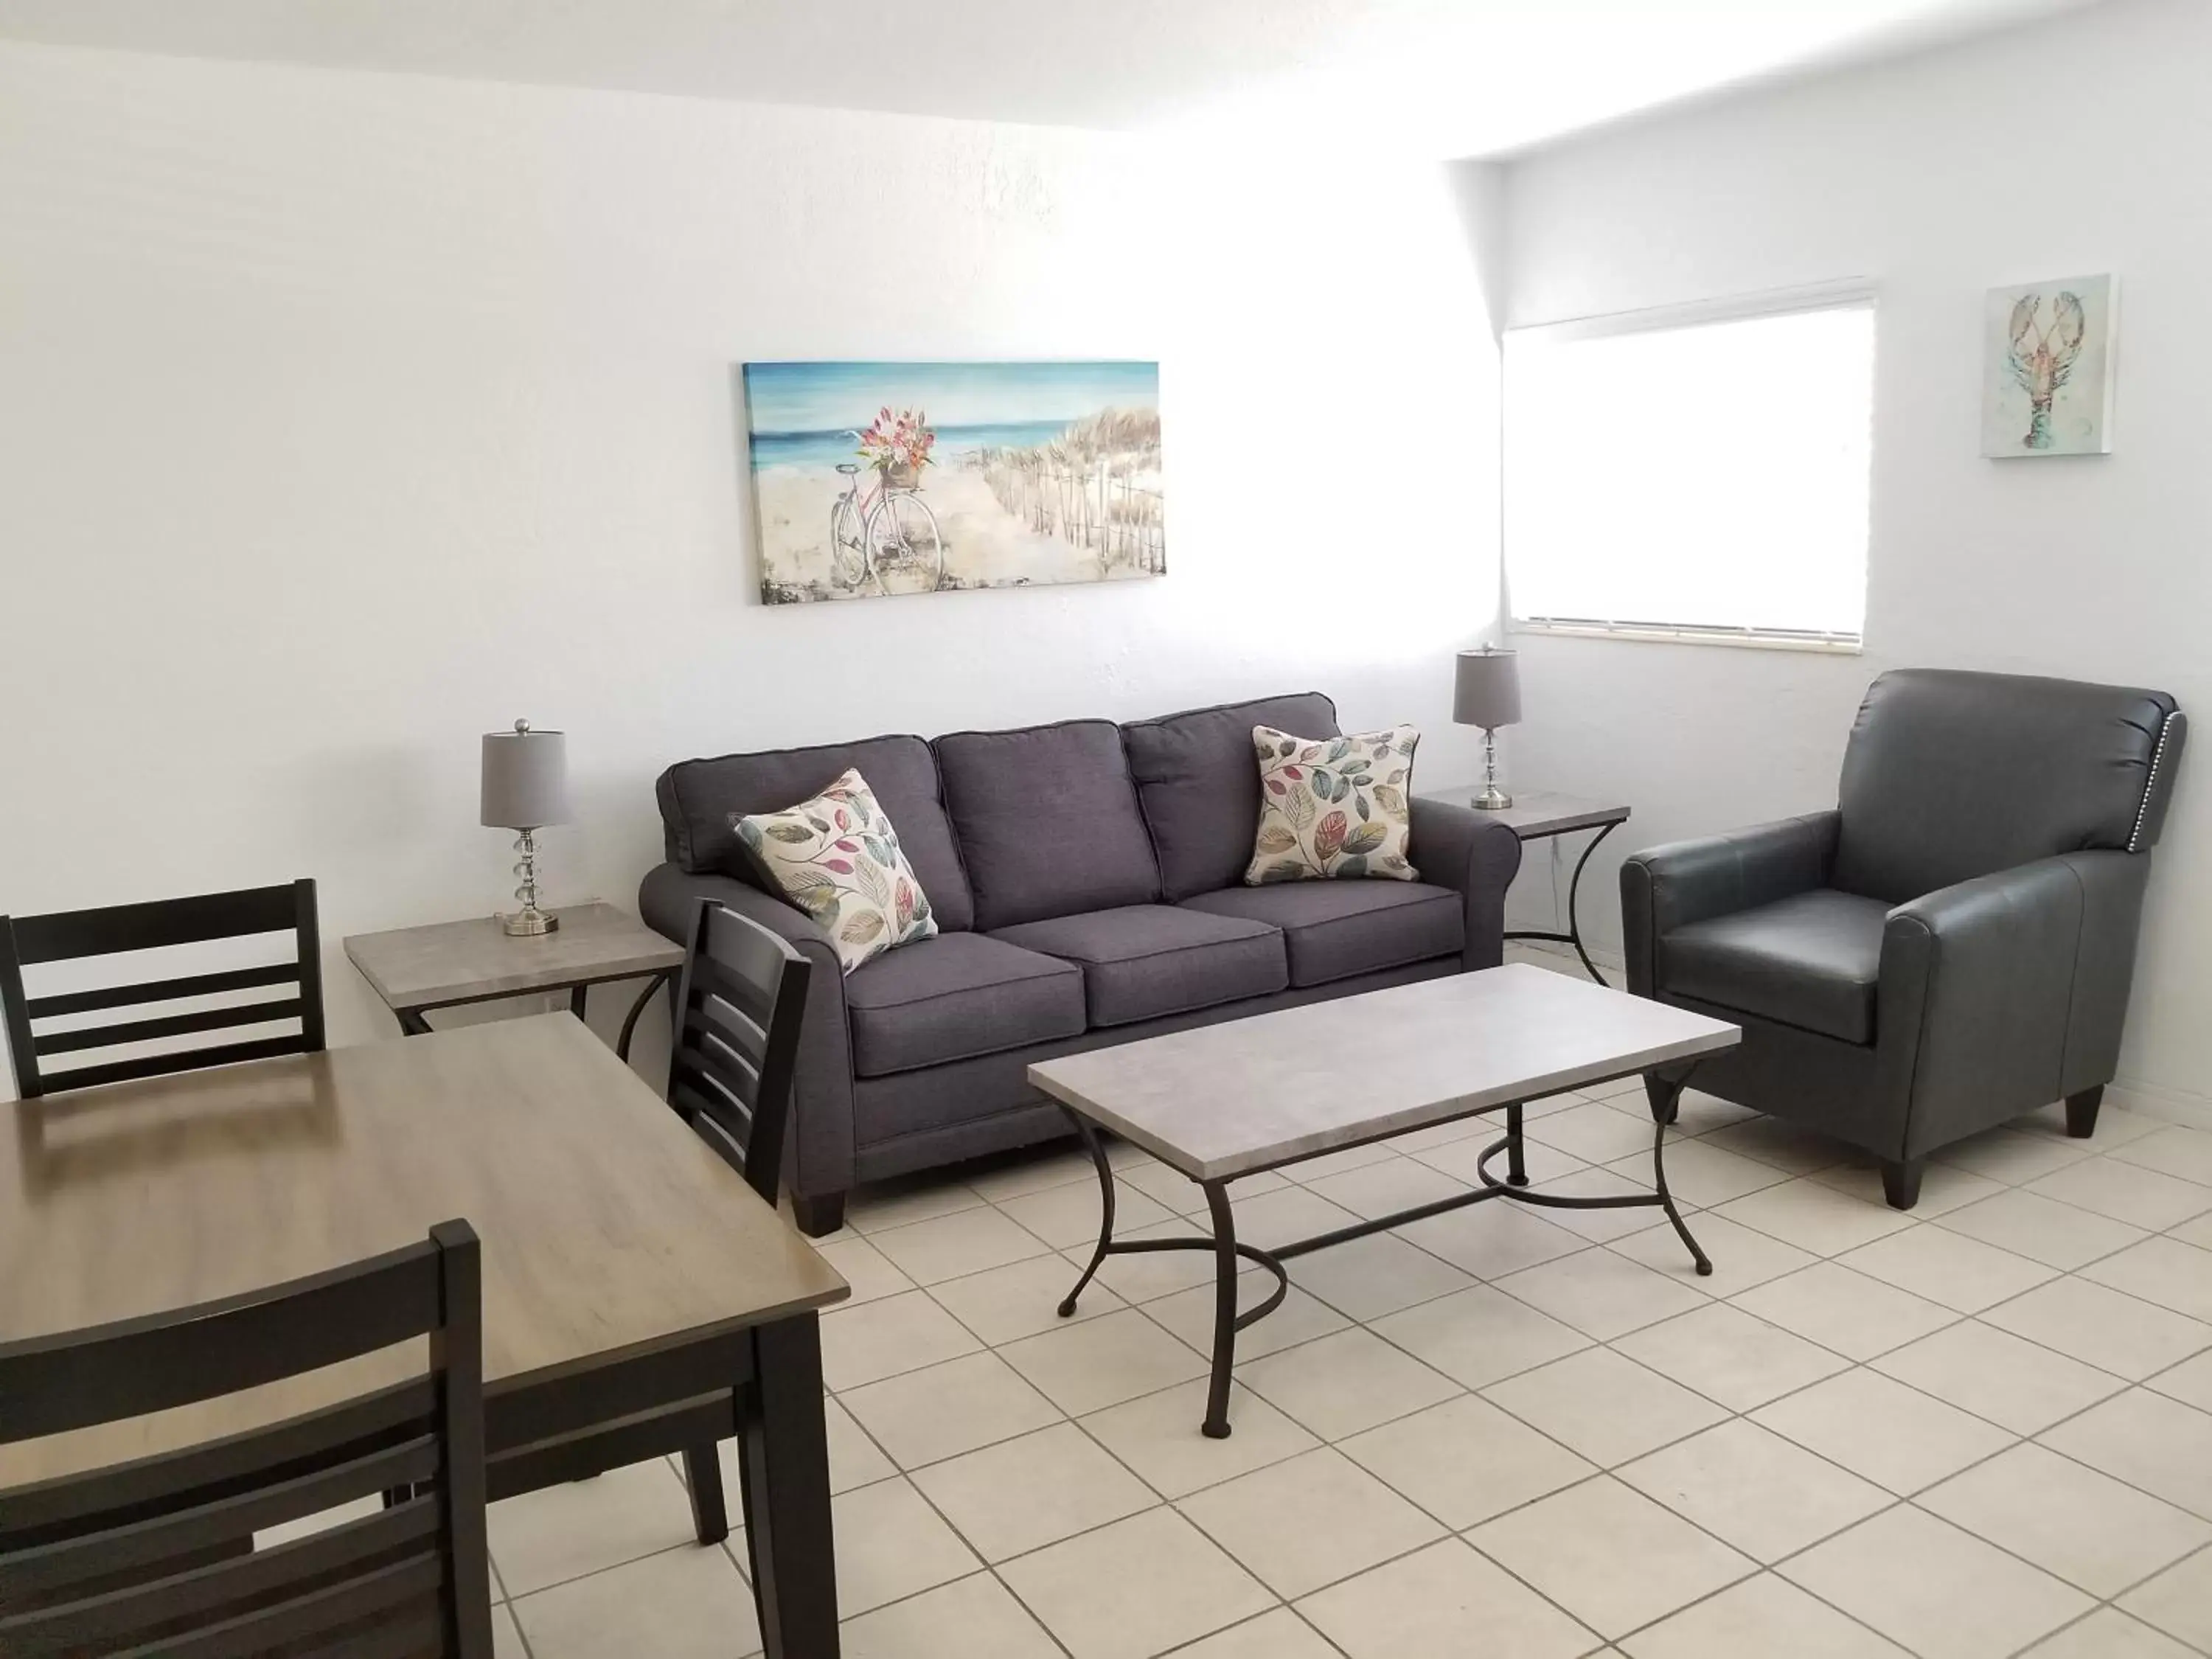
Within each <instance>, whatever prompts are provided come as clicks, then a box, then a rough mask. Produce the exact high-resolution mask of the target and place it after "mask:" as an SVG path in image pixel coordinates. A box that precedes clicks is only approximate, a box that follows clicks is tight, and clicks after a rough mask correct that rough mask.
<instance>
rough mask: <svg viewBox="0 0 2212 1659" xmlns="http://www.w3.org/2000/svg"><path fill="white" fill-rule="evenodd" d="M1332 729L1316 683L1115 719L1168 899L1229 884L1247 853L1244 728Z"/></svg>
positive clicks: (1254, 819)
mask: <svg viewBox="0 0 2212 1659" xmlns="http://www.w3.org/2000/svg"><path fill="white" fill-rule="evenodd" d="M1254 726H1281V727H1282V728H1284V729H1285V730H1286V731H1291V732H1310V733H1311V734H1312V735H1314V736H1315V737H1334V736H1335V735H1336V732H1337V724H1336V705H1335V704H1334V703H1333V702H1330V701H1329V700H1328V698H1327V697H1325V696H1322V694H1321V693H1320V692H1318V691H1302V692H1298V693H1297V694H1295V695H1293V696H1283V697H1261V698H1259V699H1256V700H1255V701H1254V702H1225V703H1221V704H1218V706H1216V707H1214V708H1193V709H1189V710H1187V711H1186V712H1184V713H1182V714H1163V715H1162V716H1160V718H1159V719H1158V720H1137V721H1135V722H1133V723H1132V724H1130V725H1127V726H1123V727H1122V728H1121V738H1122V741H1123V742H1124V743H1125V744H1127V747H1128V751H1129V772H1130V775H1131V776H1132V777H1133V778H1134V779H1135V780H1136V784H1137V798H1138V799H1139V802H1140V803H1141V804H1142V805H1143V807H1144V812H1145V823H1146V825H1147V826H1148V827H1149V828H1150V829H1151V830H1152V846H1153V848H1154V849H1155V850H1156V851H1157V852H1158V854H1159V865H1160V890H1161V893H1162V895H1163V896H1164V897H1166V898H1168V899H1169V900H1170V901H1173V900H1177V899H1186V898H1188V897H1190V896H1191V895H1193V894H1194V893H1211V892H1213V891H1215V890H1218V889H1220V888H1223V887H1233V886H1235V885H1236V884H1237V882H1238V881H1239V880H1240V879H1241V878H1243V873H1244V866H1246V865H1247V864H1249V863H1250V862H1251V860H1252V826H1253V825H1254V824H1255V823H1258V822H1259V819H1260V777H1259V774H1258V772H1257V771H1256V770H1255V769H1254V767H1253V765H1252V728H1253V727H1254Z"/></svg>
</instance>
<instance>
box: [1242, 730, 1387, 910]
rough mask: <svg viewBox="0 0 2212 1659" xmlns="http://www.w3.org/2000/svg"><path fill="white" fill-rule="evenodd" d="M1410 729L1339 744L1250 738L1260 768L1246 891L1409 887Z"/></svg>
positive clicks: (1281, 736) (1265, 733) (1274, 735)
mask: <svg viewBox="0 0 2212 1659" xmlns="http://www.w3.org/2000/svg"><path fill="white" fill-rule="evenodd" d="M1420 740H1421V734H1420V733H1419V732H1416V731H1415V730H1414V729H1413V727H1412V726H1392V727H1391V728H1390V729H1389V731H1387V732H1360V733H1359V734H1358V736H1356V737H1349V738H1301V737H1297V736H1294V735H1292V734H1291V732H1279V731H1277V730H1276V729H1275V728H1274V727H1273V726H1254V727H1253V728H1252V747H1253V749H1254V750H1255V753H1256V755H1257V757H1258V760H1259V766H1260V784H1261V794H1260V824H1259V829H1258V831H1257V833H1256V836H1255V842H1254V845H1253V849H1252V862H1251V864H1250V866H1249V867H1247V869H1246V870H1245V872H1244V879H1245V881H1246V882H1248V883H1249V884H1251V885H1253V886H1255V887H1260V886H1264V885H1266V884H1267V883H1269V882H1272V881H1323V880H1330V879H1343V880H1358V879H1359V878H1363V877H1369V876H1379V877H1381V878H1383V879H1385V880H1388V881H1413V880H1416V879H1418V878H1419V873H1420V872H1419V871H1417V870H1415V869H1414V868H1413V865H1412V864H1411V863H1410V862H1409V861H1408V860H1407V857H1406V842H1407V836H1409V835H1410V834H1411V833H1412V827H1413V826H1412V820H1411V819H1410V817H1408V816H1407V812H1408V807H1407V795H1408V793H1409V792H1410V791H1411V790H1412V787H1413V750H1414V747H1415V745H1417V744H1419V742H1420Z"/></svg>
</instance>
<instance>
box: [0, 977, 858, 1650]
mask: <svg viewBox="0 0 2212 1659" xmlns="http://www.w3.org/2000/svg"><path fill="white" fill-rule="evenodd" d="M4 1109H6V1110H8V1111H9V1112H10V1113H11V1114H12V1115H13V1133H8V1134H5V1135H0V1340H15V1339H19V1338H26V1337H36V1336H40V1335H45V1334H54V1333H58V1332H63V1331H68V1330H74V1329H79V1328H84V1327H88V1326H92V1325H99V1324H104V1323H106V1322H109V1321H112V1320H119V1319H127V1318H131V1317H133V1316H138V1315H143V1314H148V1313H154V1312H158V1311H161V1310H168V1309H174V1308H179V1307H183V1306H186V1305H189V1304H195V1303H198V1302H204V1301H209V1300H212V1299H214V1298H216V1297H226V1296H231V1295H234V1294H237V1293H240V1292H242V1291H251V1290H253V1289H257V1288H259V1287H263V1286H267V1285H274V1284H277V1283H281V1282H283V1281H285V1280H288V1279H296V1278H301V1277H304V1276H306V1275H307V1274H311V1273H319V1272H322V1271H324V1270H326V1269H328V1268H331V1267H338V1266H340V1265H342V1264H343V1263H346V1262H349V1261H357V1260H359V1259H361V1258H362V1257H365V1256H370V1255H377V1254H379V1253H380V1252H382V1251H386V1250H391V1249H397V1248H398V1247H400V1246H402V1245H404V1244H407V1243H414V1242H417V1241H419V1240H420V1239H421V1238H422V1237H423V1236H424V1235H425V1234H426V1233H427V1232H428V1230H429V1229H430V1227H431V1226H432V1225H435V1224H436V1223H438V1222H441V1221H444V1220H447V1219H450V1218H456V1217H459V1218H465V1219H466V1220H467V1221H468V1222H469V1223H470V1224H471V1225H472V1226H473V1227H474V1228H475V1229H476V1231H477V1234H478V1235H479V1237H481V1238H482V1240H483V1350H484V1352H483V1378H484V1439H485V1448H486V1462H487V1469H486V1485H487V1490H488V1492H489V1496H490V1498H492V1499H494V1500H497V1499H500V1498H510V1497H513V1496H515V1495H517V1494H520V1493H522V1492H532V1491H535V1490H537V1489H538V1488H541V1487H544V1486H552V1485H555V1484H556V1483H559V1482H563V1481H568V1480H579V1479H582V1478H585V1477H586V1476H589V1475H592V1474H598V1473H600V1472H602V1471H604V1470H606V1469H611V1468H620V1467H623V1465H626V1464H629V1463H635V1462H642V1461H644V1460H645V1459H647V1458H651V1457H656V1456H661V1455H669V1454H673V1453H688V1454H690V1456H688V1457H687V1460H686V1470H687V1474H689V1475H690V1477H691V1479H690V1487H691V1491H692V1495H693V1505H694V1511H695V1519H696V1522H697V1523H698V1527H699V1530H700V1534H701V1536H702V1541H706V1540H710V1539H714V1538H719V1537H720V1536H721V1535H723V1534H726V1531H727V1527H728V1521H727V1516H726V1514H724V1513H723V1506H722V1494H721V1489H720V1486H721V1483H720V1473H719V1470H720V1465H719V1463H718V1462H717V1460H716V1458H715V1457H714V1453H713V1448H714V1443H715V1442H717V1441H719V1440H724V1439H729V1438H732V1437H735V1438H736V1439H738V1442H739V1446H740V1452H741V1460H740V1461H741V1464H742V1467H743V1468H744V1485H745V1492H744V1510H745V1519H746V1521H747V1522H748V1524H747V1526H746V1528H745V1544H746V1547H747V1550H748V1551H749V1553H750V1557H751V1563H752V1581H753V1583H754V1585H755V1587H756V1595H757V1601H758V1604H759V1612H760V1619H761V1639H762V1641H763V1644H764V1647H765V1650H766V1652H767V1653H768V1654H769V1656H771V1659H784V1656H788V1659H801V1656H803V1659H823V1656H834V1655H835V1654H836V1652H837V1599H836V1577H835V1572H834V1567H833V1562H834V1556H833V1553H832V1547H831V1544H832V1540H831V1530H830V1514H829V1458H828V1448H827V1441H826V1437H825V1425H824V1419H823V1389H822V1354H821V1337H820V1329H819V1316H820V1310H822V1309H823V1308H825V1307H828V1306H829V1305H830V1304H834V1303H836V1302H838V1301H840V1300H842V1298H844V1297H847V1296H848V1295H849V1294H850V1292H849V1289H848V1286H847V1285H846V1284H845V1281H844V1280H843V1279H842V1278H841V1277H840V1276H839V1275H838V1273H837V1272H836V1269H835V1268H833V1267H831V1266H830V1265H829V1263H828V1262H827V1261H824V1260H823V1257H822V1256H821V1255H819V1254H818V1253H817V1251H816V1250H815V1249H814V1248H813V1246H812V1245H811V1244H810V1243H808V1242H807V1241H806V1239H805V1238H804V1237H801V1236H800V1234H799V1232H798V1231H797V1230H796V1229H795V1228H793V1226H792V1225H790V1223H789V1221H788V1219H787V1218H786V1217H785V1216H784V1215H782V1214H781V1213H780V1212H778V1211H777V1209H776V1208H775V1207H774V1206H771V1205H769V1203H767V1202H766V1201H764V1200H763V1199H761V1198H760V1197H759V1196H758V1195H757V1194H756V1193H755V1192H754V1191H753V1190H752V1188H750V1187H749V1186H748V1185H747V1184H746V1183H745V1182H744V1179H743V1177H742V1176H739V1175H738V1172H737V1171H736V1170H733V1169H732V1167H731V1166H730V1165H729V1164H727V1163H726V1162H725V1161H724V1159H723V1158H722V1157H721V1156H720V1154H719V1153H718V1152H716V1151H715V1150H714V1148H713V1147H711V1146H709V1145H708V1143H707V1142H705V1141H704V1140H702V1139H701V1138H700V1137H699V1136H698V1135H697V1134H696V1133H695V1132H694V1131H693V1130H692V1129H691V1128H690V1127H689V1126H688V1125H687V1124H686V1123H685V1122H684V1120H683V1119H682V1118H680V1117H679V1116H678V1115H677V1114H676V1113H675V1112H674V1111H672V1110H671V1109H670V1108H669V1107H668V1106H667V1105H666V1104H665V1103H663V1102H662V1101H661V1100H660V1099H659V1097H658V1096H656V1095H655V1094H654V1093H653V1091H652V1090H651V1089H649V1088H648V1087H647V1085H645V1083H644V1082H643V1081H642V1080H641V1079H639V1077H638V1076H637V1075H636V1073H634V1072H632V1071H631V1070H630V1069H629V1066H626V1065H625V1064H623V1062H622V1061H621V1060H618V1059H617V1058H616V1056H615V1055H614V1054H613V1053H612V1052H611V1050H610V1049H609V1048H607V1047H606V1046H605V1044H604V1043H602V1042H599V1040H598V1039H597V1038H596V1037H595V1036H592V1034H591V1032H589V1031H588V1030H586V1028H585V1027H584V1025H583V1024H581V1023H580V1022H579V1021H577V1020H574V1019H572V1018H569V1017H568V1015H567V1014H565V1013H549V1014H540V1015H535V1016H532V1017H530V1018H521V1019H508V1020H499V1021H495V1022H489V1023H486V1024H473V1025H465V1026H461V1027H457V1028H454V1029H450V1030H439V1031H435V1032H433V1033H431V1034H429V1035H428V1036H408V1037H392V1038H387V1039H386V1040H384V1041H381V1042H368V1043H363V1044H360V1045H356V1046H351V1047H345V1048H332V1049H329V1050H327V1051H325V1052H322V1053H317V1054H298V1055H289V1056H285V1057H283V1058H279V1059H272V1060H255V1061H251V1062H247V1063H245V1064H240V1065H230V1066H214V1067H210V1068H208V1069H205V1070H202V1071H196V1072H186V1073H176V1074H173V1075H170V1076H166V1077H161V1078H155V1079H141V1080H138V1081H135V1082H128V1083H118V1084H112V1085H106V1086H103V1087H98V1088H91V1089H85V1090H81V1091H75V1092H71V1093H64V1094H58V1095H52V1096H48V1097H45V1098H43V1099H40V1100H32V1101H19V1102H16V1103H12V1104H10V1105H8V1106H6V1107H5V1108H4ZM424 1360H425V1353H424V1352H423V1350H422V1346H421V1345H420V1344H419V1343H417V1344H416V1345H413V1351H412V1352H410V1349H409V1347H408V1346H402V1347H399V1348H396V1349H391V1350H386V1351H384V1352H380V1353H378V1354H374V1355H370V1356H368V1357H367V1358H364V1359H363V1360H361V1361H356V1362H352V1363H350V1364H346V1365H340V1366H331V1367H328V1368H326V1369H325V1370H321V1371H317V1372H312V1373H309V1374H307V1375H306V1376H297V1377H290V1378H286V1379H283V1381H281V1382H278V1383H270V1384H268V1385H265V1386H264V1387H261V1388H258V1389H249V1390H246V1391H244V1392H241V1393H238V1394H233V1395H224V1396H222V1397H220V1398H218V1399H216V1400H212V1401H204V1402H201V1403H200V1404H197V1405H195V1406H191V1407H185V1408H181V1409H179V1410H176V1411H171V1412H166V1413H160V1414H158V1415H156V1416H152V1417H144V1418H138V1419H131V1420H129V1421H127V1422H123V1423H116V1424H106V1425H99V1426H97V1427H94V1428H90V1429H86V1430H82V1431H76V1432H75V1433H71V1434H65V1435H55V1436H51V1437H46V1438H44V1439H40V1440H33V1441H26V1442H21V1443H14V1444H9V1445H5V1446H0V1507H4V1506H5V1504H6V1503H7V1493H8V1490H9V1488H10V1487H13V1486H21V1485H24V1484H28V1483H31V1482H35V1481H41V1480H52V1479H55V1478H58V1477H63V1476H67V1475H71V1474H82V1473H84V1472H86V1471H88V1470H90V1469H93V1468H103V1467H106V1466H108V1465H112V1464H114V1463H117V1462H125V1461H127V1460H129V1459H132V1458H137V1457H143V1456H149V1455H157V1454H160V1453H162V1452H166V1451H170V1450H174V1449H178V1448H179V1447H183V1446H186V1445H191V1444H195V1443H199V1442H202V1441H205V1440H209V1439H213V1438H216V1437H222V1436H224V1435H228V1434H234V1433H238V1432H240V1431H246V1430H249V1429H252V1428H258V1427H262V1426H265V1425H268V1424H270V1423H273V1422H277V1421H281V1420H283V1419H286V1418H289V1417H292V1416H295V1415H298V1414H300V1413H304V1412H308V1411H313V1410H316V1409H319V1408H321V1407H325V1406H328V1405H331V1404H334V1403H336V1402H337V1401H341V1400H343V1399H346V1398H348V1397H350V1396H352V1395H358V1394H362V1393H365V1392H368V1390H370V1389H376V1388H380V1387H383V1386H385V1385H386V1384H389V1383H393V1382H396V1381H398V1380H400V1379H401V1378H402V1377H404V1376H406V1375H409V1374H410V1373H419V1372H420V1371H421V1370H422V1366H423V1364H424ZM702 1449H703V1451H704V1454H705V1455H703V1456H700V1455H698V1454H699V1453H700V1452H701V1451H702Z"/></svg>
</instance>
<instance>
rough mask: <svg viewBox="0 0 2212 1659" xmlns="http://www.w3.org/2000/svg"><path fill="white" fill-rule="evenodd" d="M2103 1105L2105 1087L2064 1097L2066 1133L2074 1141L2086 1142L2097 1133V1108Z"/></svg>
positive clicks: (2100, 1085)
mask: <svg viewBox="0 0 2212 1659" xmlns="http://www.w3.org/2000/svg"><path fill="white" fill-rule="evenodd" d="M2104 1103H2105V1085H2103V1084H2101V1083H2100V1084H2099V1085H2097V1086H2096V1087H2095V1088H2093V1089H2084V1090H2082V1091H2081V1093H2080V1094H2078V1095H2069V1096H2067V1097H2066V1133H2068V1134H2069V1135H2071V1136H2073V1137H2074V1139H2076V1140H2087V1139H2088V1138H2089V1137H2090V1136H2091V1135H2093V1134H2094V1133H2097V1108H2099V1107H2100V1106H2101V1105H2103V1104H2104Z"/></svg>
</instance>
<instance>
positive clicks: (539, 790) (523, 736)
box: [479, 720, 568, 938]
mask: <svg viewBox="0 0 2212 1659" xmlns="http://www.w3.org/2000/svg"><path fill="white" fill-rule="evenodd" d="M479 816H480V817H481V819H482V821H483V824H484V825H485V827H486V828H487V829H513V830H516V831H518V832H519V834H518V836H517V838H516V841H515V843H514V851H515V854H516V861H515V866H514V873H515V875H516V877H517V878H519V879H520V881H521V883H522V884H521V885H520V887H517V888H516V889H515V890H514V896H515V897H517V898H518V899H520V900H521V901H522V908H520V910H515V911H513V912H507V913H502V914H501V916H500V919H499V921H500V926H501V927H504V928H505V929H506V930H507V932H508V933H512V934H513V935H515V936H517V937H518V938H520V937H525V936H530V935H535V934H538V933H551V932H552V931H553V930H554V929H555V928H556V927H559V926H560V925H561V918H560V917H558V916H556V915H549V914H548V913H547V912H545V911H544V910H541V909H539V908H538V831H539V830H540V829H544V827H545V826H546V825H547V824H549V823H568V734H567V733H566V732H533V731H532V730H531V727H530V722H529V721H528V720H517V721H515V723H514V730H513V731H512V732H485V733H484V740H483V812H482V813H481V814H480V815H479Z"/></svg>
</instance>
